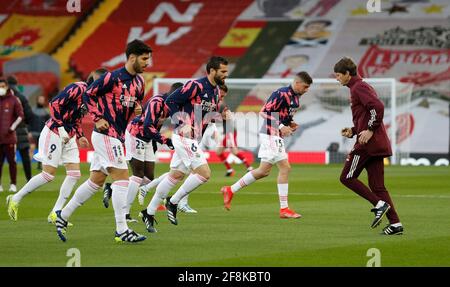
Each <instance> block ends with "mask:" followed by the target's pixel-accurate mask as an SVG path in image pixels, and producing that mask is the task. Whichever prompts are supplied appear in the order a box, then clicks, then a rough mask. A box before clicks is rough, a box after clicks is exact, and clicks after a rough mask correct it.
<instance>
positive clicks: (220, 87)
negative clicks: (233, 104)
mask: <svg viewBox="0 0 450 287" xmlns="http://www.w3.org/2000/svg"><path fill="white" fill-rule="evenodd" d="M219 89H221V90H222V91H224V92H225V93H228V87H227V85H225V84H223V85H220V86H219Z"/></svg>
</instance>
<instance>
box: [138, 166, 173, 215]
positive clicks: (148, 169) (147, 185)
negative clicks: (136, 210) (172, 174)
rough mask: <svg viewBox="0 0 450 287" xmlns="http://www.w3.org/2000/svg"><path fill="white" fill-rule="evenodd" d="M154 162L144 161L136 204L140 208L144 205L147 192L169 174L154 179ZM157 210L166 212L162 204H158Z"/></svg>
mask: <svg viewBox="0 0 450 287" xmlns="http://www.w3.org/2000/svg"><path fill="white" fill-rule="evenodd" d="M155 161H156V158H155ZM155 161H145V163H144V180H143V181H142V185H141V187H139V193H138V202H139V204H140V205H141V206H143V205H144V200H145V197H146V196H147V193H148V191H149V190H150V189H153V188H156V187H157V186H158V184H159V183H160V182H161V181H162V180H163V179H164V178H165V177H166V176H167V175H168V174H169V172H166V173H163V174H162V175H161V176H159V177H158V178H155ZM157 210H166V207H165V206H164V204H160V205H159V206H158V209H157Z"/></svg>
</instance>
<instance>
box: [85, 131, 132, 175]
mask: <svg viewBox="0 0 450 287" xmlns="http://www.w3.org/2000/svg"><path fill="white" fill-rule="evenodd" d="M91 141H92V146H93V147H94V157H93V158H92V161H91V169H90V171H101V172H103V173H104V174H109V173H108V167H114V168H118V169H128V166H127V162H126V160H125V150H124V148H123V144H122V142H121V141H120V140H118V139H116V138H113V137H110V136H107V135H104V134H101V133H99V132H96V131H93V132H92V136H91Z"/></svg>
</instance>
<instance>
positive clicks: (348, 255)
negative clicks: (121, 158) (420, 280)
mask: <svg viewBox="0 0 450 287" xmlns="http://www.w3.org/2000/svg"><path fill="white" fill-rule="evenodd" d="M167 169H168V166H167V165H158V166H157V174H161V173H162V172H164V171H166V170H167ZM212 170H213V175H212V179H211V180H210V182H208V183H207V184H205V185H204V186H202V187H200V188H199V189H197V190H196V191H194V193H193V194H192V195H191V198H190V204H191V206H193V207H194V208H196V209H197V210H198V212H199V213H198V214H194V215H190V214H180V215H179V225H178V226H174V225H171V224H170V223H169V222H168V220H167V218H166V215H165V213H164V212H158V214H157V220H158V222H159V224H158V225H157V226H156V227H157V229H158V231H159V232H158V233H156V234H148V233H147V232H146V231H145V228H144V225H143V224H142V223H141V222H139V223H135V224H133V225H131V226H132V227H133V228H134V229H135V230H136V231H138V232H140V233H145V234H148V236H149V238H148V239H147V240H146V241H144V242H142V243H140V244H136V245H131V244H125V245H118V244H115V243H114V240H113V232H114V229H115V224H114V217H113V210H112V207H110V208H109V209H105V208H104V207H103V205H102V202H101V199H102V194H101V192H99V193H97V194H96V195H95V196H94V197H93V198H91V199H90V200H89V201H88V202H87V203H86V204H85V205H84V206H82V207H80V208H79V209H78V210H77V211H76V212H75V214H74V215H73V216H72V217H71V221H72V222H73V223H74V224H75V226H74V227H72V228H70V229H69V231H68V241H67V242H66V243H62V242H61V241H60V240H59V239H58V237H57V235H56V233H55V228H54V227H53V226H52V225H49V224H48V223H47V221H46V219H47V215H48V213H49V210H50V209H51V207H52V206H53V204H54V201H55V200H56V197H57V192H58V190H59V185H60V184H61V183H62V180H63V179H64V177H63V175H64V171H63V169H60V170H59V175H58V176H57V177H56V180H55V181H54V182H52V183H51V184H49V185H47V186H45V187H43V188H42V189H41V190H38V191H35V192H34V193H32V194H30V195H29V196H28V197H26V198H25V199H24V200H23V201H22V203H21V206H20V212H19V221H17V222H12V221H10V220H9V218H8V216H7V213H6V206H5V203H4V202H5V201H4V200H5V197H6V194H7V192H3V193H1V194H0V200H1V203H0V266H65V265H66V263H67V261H68V260H69V257H67V256H66V252H67V250H68V249H69V248H78V249H79V250H80V252H81V265H82V266H365V265H366V263H367V261H368V260H369V259H370V257H367V256H366V253H367V250H368V249H369V248H378V249H379V250H380V252H381V266H450V220H449V219H450V208H449V207H450V188H449V187H450V176H449V175H450V174H449V169H448V167H392V166H391V167H387V168H386V171H385V174H386V186H387V187H388V189H389V190H390V191H391V195H392V198H393V200H394V201H395V204H396V208H397V210H398V213H399V215H400V218H401V221H402V223H403V225H404V226H405V234H404V235H403V236H393V237H388V236H381V235H379V232H380V231H381V227H382V226H380V227H379V228H377V229H375V230H373V229H371V228H370V223H371V221H372V219H373V215H372V213H370V212H369V210H370V208H371V206H370V205H369V204H368V203H367V202H366V201H365V200H363V199H361V198H359V197H357V196H356V195H355V194H354V193H353V192H351V191H350V190H347V189H346V188H345V187H344V186H342V185H341V183H340V182H339V179H338V177H339V174H340V171H341V166H336V165H330V166H304V165H297V166H293V169H292V174H291V178H290V184H289V188H290V192H289V205H290V207H292V208H294V209H295V210H296V211H299V212H300V213H302V215H303V218H301V219H299V220H282V219H279V218H278V209H279V206H278V195H277V190H276V172H275V171H276V170H274V172H273V173H272V175H271V176H269V177H268V178H266V179H264V180H261V181H259V182H256V183H254V184H253V185H252V186H250V187H248V188H246V189H243V190H241V191H239V192H238V193H237V195H236V197H235V198H234V199H233V205H232V210H231V211H225V210H224V209H223V207H222V196H221V194H220V193H219V190H220V187H221V186H223V185H228V184H231V183H232V182H233V181H234V180H237V179H238V177H237V176H238V175H242V174H243V173H244V170H243V169H242V168H241V167H238V170H237V173H236V174H237V176H236V177H234V178H231V179H230V178H226V177H224V176H223V174H224V168H223V167H222V166H221V165H212ZM34 171H35V173H36V170H34ZM82 174H83V178H82V180H83V181H84V180H85V179H86V178H87V176H88V166H87V165H84V166H83V168H82ZM7 175H8V171H7V169H6V168H4V171H3V187H4V188H8V184H7V180H8V176H7ZM361 178H362V179H363V180H364V181H366V174H365V173H363V175H362V176H361ZM80 183H81V181H80ZM23 184H24V177H23V172H22V171H21V170H19V184H18V185H19V187H21V186H23ZM148 200H149V197H148V198H147V199H146V201H147V202H148ZM140 209H141V208H140V207H139V206H138V204H137V201H136V203H135V205H134V206H133V213H134V215H135V216H136V214H137V212H138V211H139V210H140ZM384 222H386V221H384ZM383 225H384V224H383Z"/></svg>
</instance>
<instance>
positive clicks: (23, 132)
mask: <svg viewBox="0 0 450 287" xmlns="http://www.w3.org/2000/svg"><path fill="white" fill-rule="evenodd" d="M6 81H7V82H8V85H9V88H10V89H11V90H13V92H14V95H15V96H16V97H18V98H19V100H20V103H21V104H22V108H23V114H24V116H25V119H24V121H22V122H21V123H20V124H19V126H18V127H17V129H16V135H17V149H18V150H19V153H20V157H21V158H22V165H23V170H24V171H25V177H26V178H27V181H29V180H30V179H31V176H32V175H31V158H30V140H31V133H30V132H29V128H28V127H29V124H31V122H33V120H34V114H33V111H32V110H31V107H30V104H29V103H28V99H27V98H26V97H25V96H24V95H23V94H22V93H21V92H20V91H19V90H18V88H17V79H16V77H14V76H8V77H7V78H6Z"/></svg>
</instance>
